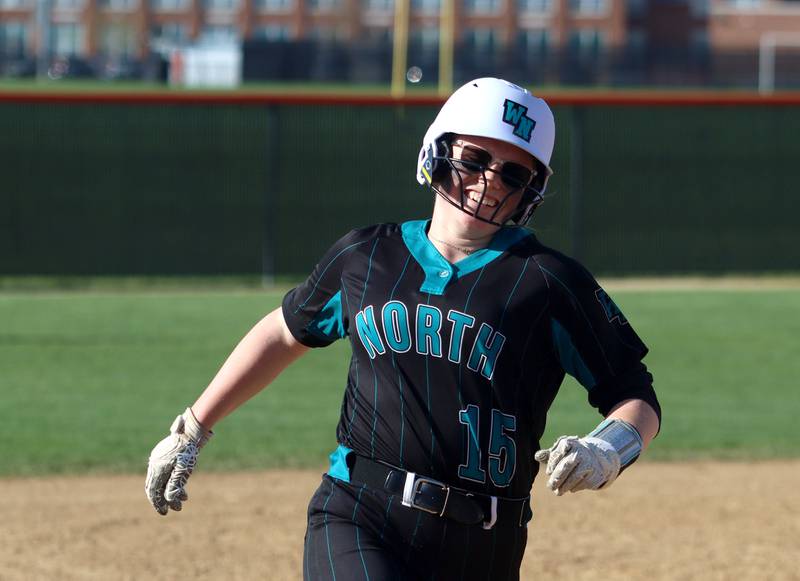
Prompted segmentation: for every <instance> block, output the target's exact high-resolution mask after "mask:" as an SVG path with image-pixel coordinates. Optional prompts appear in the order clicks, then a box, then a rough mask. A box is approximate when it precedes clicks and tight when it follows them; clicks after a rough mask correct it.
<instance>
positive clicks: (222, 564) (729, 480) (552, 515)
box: [0, 461, 800, 581]
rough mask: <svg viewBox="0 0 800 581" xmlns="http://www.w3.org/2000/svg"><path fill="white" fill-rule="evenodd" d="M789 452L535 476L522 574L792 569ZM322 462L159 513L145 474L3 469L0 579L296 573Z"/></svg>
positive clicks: (217, 477)
mask: <svg viewBox="0 0 800 581" xmlns="http://www.w3.org/2000/svg"><path fill="white" fill-rule="evenodd" d="M798 474H800V461H781V462H764V463H750V464H747V463H719V462H696V463H665V464H660V463H647V462H643V463H641V464H640V465H637V466H635V467H633V468H632V469H631V470H630V471H629V472H628V473H626V474H625V475H624V476H623V477H622V478H621V479H620V480H619V481H618V482H617V483H615V485H614V486H613V487H611V488H610V489H609V490H607V491H604V492H599V493H587V492H583V493H579V494H575V495H568V496H566V497H563V498H557V497H555V496H553V495H552V494H551V493H549V492H546V491H545V490H544V488H543V485H542V482H541V481H539V482H537V483H536V485H535V486H534V498H535V501H534V512H535V517H534V520H533V521H532V522H531V525H530V529H529V537H530V538H529V542H528V549H527V552H526V556H525V561H524V564H523V569H522V578H523V579H537V580H550V579H559V578H560V579H570V580H573V579H574V580H581V579H586V580H588V579H592V580H595V579H625V580H638V579H647V580H648V581H655V580H658V579H681V580H686V579H702V580H707V579H710V580H715V579H720V580H721V579H746V580H762V579H763V580H766V579H769V580H785V579H800V565H798V563H800V495H799V494H798V492H797V488H796V484H795V483H796V481H797V479H798V478H797V477H798ZM318 482H319V472H318V471H315V472H289V471H270V472H261V473H244V474H209V473H205V474H204V473H202V471H200V472H199V473H198V474H196V475H195V476H194V477H193V479H192V482H191V483H190V493H191V494H192V500H191V501H190V502H189V503H188V505H187V508H186V509H185V510H184V511H183V512H182V513H180V514H171V515H170V516H169V517H167V518H162V517H159V516H158V515H156V514H155V512H154V511H153V510H152V509H151V508H150V507H149V505H148V504H147V501H146V500H145V498H144V492H143V484H144V475H143V474H142V475H141V476H104V477H86V478H79V477H59V478H41V479H6V480H0V490H2V495H0V579H3V580H17V579H20V580H23V579H24V580H26V581H28V580H36V579H103V580H109V579H114V580H118V579H137V580H139V579H171V580H172V579H224V580H226V581H228V580H233V579H276V580H291V579H299V578H300V577H301V574H300V571H301V557H302V540H303V532H304V528H305V522H304V521H305V508H306V503H307V501H308V498H309V497H310V496H311V493H312V492H313V490H314V489H315V488H316V486H317V484H318Z"/></svg>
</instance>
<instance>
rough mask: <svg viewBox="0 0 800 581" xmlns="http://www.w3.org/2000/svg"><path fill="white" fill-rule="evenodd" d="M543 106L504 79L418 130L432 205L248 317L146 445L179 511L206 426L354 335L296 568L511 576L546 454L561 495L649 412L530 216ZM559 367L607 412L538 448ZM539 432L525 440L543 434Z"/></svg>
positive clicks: (160, 505)
mask: <svg viewBox="0 0 800 581" xmlns="http://www.w3.org/2000/svg"><path fill="white" fill-rule="evenodd" d="M554 136H555V124H554V121H553V115H552V113H551V111H550V109H549V107H548V106H547V104H546V103H545V102H544V101H543V100H541V99H538V98H536V97H534V96H533V95H531V94H530V93H529V92H528V91H526V90H524V89H522V88H520V87H518V86H516V85H513V84H511V83H508V82H506V81H503V80H499V79H490V78H486V79H477V80H475V81H472V82H470V83H467V84H466V85H464V86H463V87H461V88H460V89H459V90H458V91H456V92H455V93H454V94H453V95H452V96H451V97H450V99H448V101H447V102H446V103H445V104H444V106H443V107H442V109H441V111H440V112H439V114H438V116H437V118H436V119H435V121H434V122H433V124H432V125H431V126H430V128H429V130H428V131H427V133H426V135H425V137H424V140H423V146H422V149H421V151H420V155H419V161H418V167H417V179H418V181H419V182H420V183H421V184H424V185H427V186H429V187H430V188H431V189H433V191H434V192H435V193H436V196H435V203H434V210H433V215H432V216H431V218H430V219H428V220H418V221H411V222H406V223H403V224H380V225H376V226H371V227H368V228H362V229H358V230H353V231H352V232H350V233H348V234H347V235H345V236H344V237H342V238H341V239H340V240H339V241H338V242H336V243H335V244H334V245H333V246H332V247H331V248H330V250H329V251H328V252H327V253H326V254H325V256H324V257H323V258H322V260H321V261H320V262H319V264H318V265H317V266H316V267H315V269H314V270H313V272H312V273H311V275H310V276H309V277H308V279H307V280H306V281H305V282H304V283H303V284H301V285H300V286H298V287H297V288H295V289H293V290H292V291H290V292H289V293H288V294H287V295H286V297H285V298H284V300H283V305H282V307H281V308H280V309H277V310H275V311H274V312H272V313H270V314H269V315H267V317H265V318H264V319H263V320H262V321H261V322H259V323H258V324H257V325H256V326H255V327H254V328H253V329H252V330H251V331H250V333H249V334H248V335H247V336H246V337H245V338H244V339H243V340H242V342H241V343H240V344H239V346H238V347H237V348H236V349H235V350H234V352H233V353H232V354H231V356H230V358H229V359H228V360H227V361H226V363H225V364H224V366H223V367H222V369H221V370H220V372H219V373H218V375H217V376H216V377H215V378H214V379H213V381H212V382H211V384H210V385H209V387H208V388H207V389H206V391H205V392H204V393H203V394H202V395H201V397H200V398H199V399H198V400H197V402H196V403H195V404H194V405H193V406H192V407H191V408H188V409H187V410H186V411H185V412H184V413H183V414H182V415H181V416H178V418H176V420H175V422H174V423H173V425H172V428H171V430H170V435H169V436H168V437H167V438H165V439H164V440H162V441H161V442H160V443H159V444H158V445H157V446H156V448H155V449H154V450H153V452H152V454H151V456H150V466H149V469H148V475H147V483H146V491H147V495H148V497H149V499H150V501H151V502H152V503H153V505H154V506H155V508H156V510H157V511H158V512H159V513H160V514H167V512H168V511H169V509H170V508H171V509H173V510H180V509H181V503H182V501H183V500H185V499H186V492H185V486H186V481H187V479H188V477H189V475H190V474H191V472H192V469H193V468H194V465H195V461H196V458H197V454H198V452H199V449H200V448H201V447H202V446H203V445H204V444H205V443H206V442H207V440H208V438H209V437H210V436H211V431H210V428H211V427H212V426H213V425H214V424H215V423H216V422H217V421H218V420H219V419H221V418H222V417H224V416H225V415H227V414H228V413H230V412H231V411H233V410H234V409H235V408H236V407H238V406H239V405H240V404H242V403H243V402H244V401H245V400H247V399H248V398H249V397H251V396H252V395H254V394H255V393H257V392H258V391H259V390H261V389H262V388H263V387H264V386H265V385H267V384H268V383H270V382H271V381H272V380H273V379H274V378H275V377H276V376H277V375H278V373H280V371H282V370H283V369H284V368H285V367H286V366H287V365H289V364H290V363H291V362H292V361H294V360H295V359H297V358H298V357H299V356H300V355H302V354H303V353H305V352H306V351H307V350H308V349H309V348H313V347H324V346H326V345H329V344H331V343H332V342H334V341H336V340H338V339H343V338H348V339H349V341H350V343H351V346H352V351H353V354H352V359H351V363H350V370H349V374H348V377H347V386H346V389H345V394H344V401H343V403H342V410H341V418H340V421H339V425H338V428H337V434H336V435H337V441H338V447H337V448H336V449H335V451H334V452H333V453H332V454H331V463H330V469H329V471H328V473H327V474H325V475H323V478H322V483H321V485H320V487H319V489H318V490H317V492H316V493H315V494H314V496H313V498H312V499H311V502H310V504H309V508H308V528H307V532H306V538H305V552H304V560H303V567H304V577H305V578H306V579H315V580H316V579H340V580H341V579H378V580H384V579H440V580H443V579H489V580H499V579H517V578H518V576H519V567H520V563H521V560H522V556H523V553H524V550H525V544H526V540H527V524H528V521H529V520H530V518H531V516H532V512H531V508H530V490H531V485H532V483H533V479H534V477H535V476H536V473H537V472H538V469H539V463H541V464H543V465H544V466H545V470H546V474H547V476H548V482H547V484H548V487H549V488H550V489H552V490H553V491H554V492H556V493H557V494H559V495H561V494H564V493H565V492H568V491H570V492H575V491H579V490H584V489H598V488H601V487H604V486H608V485H610V484H611V483H612V482H613V481H614V479H615V478H616V477H617V476H618V474H619V473H620V472H621V471H622V470H623V469H624V468H625V467H627V466H628V465H630V464H631V463H632V462H633V461H634V460H635V459H636V458H637V457H638V456H639V454H640V452H641V451H642V449H643V448H644V447H645V446H646V445H647V443H648V442H649V441H650V440H651V439H652V438H653V437H654V435H655V434H656V432H657V431H658V428H659V423H660V408H659V404H658V401H657V399H656V396H655V393H654V391H653V388H652V377H651V375H650V373H648V371H647V369H646V367H645V366H644V364H643V363H642V358H643V357H644V356H645V354H646V353H647V348H646V347H645V345H644V344H643V343H642V341H641V340H640V339H639V337H638V336H637V335H636V333H635V332H634V331H633V329H632V328H631V326H630V324H629V323H628V321H627V319H626V318H625V316H624V315H623V314H622V312H621V311H620V310H619V308H617V306H616V305H615V304H614V302H613V301H612V300H611V298H610V297H609V296H608V294H606V292H605V291H604V290H603V289H602V288H601V287H600V286H599V285H598V284H597V282H596V281H595V280H594V279H593V278H592V276H591V275H590V274H589V272H587V271H586V270H585V269H584V268H583V267H582V266H581V265H580V264H578V263H577V262H575V261H574V260H572V259H570V258H568V257H566V256H564V255H563V254H560V253H559V252H556V251H555V250H552V249H550V248H548V247H546V246H544V245H542V244H541V243H540V242H539V241H538V240H537V239H536V237H535V236H534V235H533V234H532V233H531V232H530V231H529V230H526V229H524V228H523V227H522V226H524V225H525V224H526V223H527V222H528V220H530V218H531V216H532V215H533V212H534V210H535V209H536V207H537V206H538V205H539V204H540V203H541V202H542V195H543V193H544V191H545V187H546V185H547V181H548V178H549V177H550V175H551V174H552V171H551V169H550V167H549V163H550V156H551V154H552V150H553V143H554ZM565 373H569V374H571V375H573V376H574V377H575V378H576V379H577V380H578V381H579V382H580V383H581V384H582V385H583V386H584V387H585V388H586V391H587V395H588V400H589V403H590V404H591V405H593V406H594V407H596V408H597V409H598V410H599V412H600V413H601V414H602V415H603V416H604V418H605V419H604V420H603V421H602V422H601V423H600V424H599V425H598V426H597V427H596V428H595V429H594V430H592V431H590V433H589V434H588V435H587V436H584V437H578V436H569V437H561V438H559V439H558V440H557V441H556V443H555V444H554V445H553V446H552V447H550V448H546V449H543V450H539V439H540V438H541V436H542V433H543V431H544V425H545V419H546V416H547V410H548V408H549V407H550V405H551V403H552V402H553V400H554V398H555V397H556V393H557V391H558V388H559V386H560V384H561V382H562V380H563V378H564V375H565ZM537 450H538V451H537Z"/></svg>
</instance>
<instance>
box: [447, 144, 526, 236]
mask: <svg viewBox="0 0 800 581" xmlns="http://www.w3.org/2000/svg"><path fill="white" fill-rule="evenodd" d="M450 155H451V162H450V163H451V168H450V169H451V171H450V176H449V178H447V179H445V180H444V181H443V182H442V183H441V190H442V191H441V192H440V193H442V194H443V195H446V196H447V198H448V200H449V201H450V202H451V203H452V204H453V205H455V206H456V207H457V208H459V210H458V211H459V213H461V214H466V215H467V216H468V217H469V218H470V219H471V220H472V221H473V222H479V223H480V222H481V221H482V220H483V221H489V222H494V223H496V224H504V223H505V222H507V221H508V219H509V218H510V217H511V216H512V215H513V214H514V212H515V211H516V210H517V206H518V205H519V202H520V200H521V199H522V193H523V190H524V188H525V186H527V185H528V184H529V183H530V181H531V179H532V177H533V175H534V173H533V172H534V170H535V162H534V160H533V157H532V156H531V155H530V154H529V153H527V152H525V151H523V150H522V149H520V148H518V147H516V146H514V145H511V144H510V143H506V142H504V141H499V140H497V139H492V138H489V137H479V136H474V135H457V136H455V138H454V139H453V142H452V152H451V154H450ZM438 204H439V201H438V200H437V205H438ZM461 208H463V211H461ZM470 214H471V215H472V216H469V215H470ZM475 216H477V217H478V218H481V219H482V220H476V219H475ZM462 220H463V219H462ZM483 223H484V224H486V223H485V222H483ZM486 226H491V224H486Z"/></svg>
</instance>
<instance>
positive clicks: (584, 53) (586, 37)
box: [569, 28, 605, 59]
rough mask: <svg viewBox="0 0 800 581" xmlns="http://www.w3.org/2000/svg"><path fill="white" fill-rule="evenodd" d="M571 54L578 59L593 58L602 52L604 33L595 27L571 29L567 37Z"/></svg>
mask: <svg viewBox="0 0 800 581" xmlns="http://www.w3.org/2000/svg"><path fill="white" fill-rule="evenodd" d="M569 46H570V50H571V51H572V54H573V55H575V56H577V57H578V58H580V59H595V58H597V57H599V56H600V55H601V54H602V53H603V48H604V46H605V35H604V34H603V31H602V30H597V29H596V28H581V29H578V30H573V31H572V32H571V33H570V37H569Z"/></svg>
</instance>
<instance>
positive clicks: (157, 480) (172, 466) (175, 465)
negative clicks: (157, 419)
mask: <svg viewBox="0 0 800 581" xmlns="http://www.w3.org/2000/svg"><path fill="white" fill-rule="evenodd" d="M212 435H213V432H211V431H210V430H207V429H205V428H204V427H203V426H202V425H201V424H200V422H198V421H197V418H195V417H194V414H193V413H192V409H191V408H186V411H185V412H183V414H182V415H180V416H178V417H177V418H175V421H174V422H172V426H171V427H170V429H169V436H167V437H166V438H164V439H163V440H161V441H160V442H159V443H158V444H156V447H155V448H153V451H152V452H150V459H149V461H148V464H147V480H146V481H145V484H144V491H145V493H146V494H147V498H148V499H149V500H150V502H151V503H152V505H153V507H154V508H155V509H156V511H157V512H158V514H160V515H166V514H167V512H169V509H172V510H180V509H181V508H182V503H183V501H185V500H188V498H189V495H188V494H186V481H187V480H189V476H191V475H192V470H194V467H195V464H197V454H198V453H199V452H200V448H202V447H203V446H204V445H205V443H206V442H208V440H209V438H211V436H212Z"/></svg>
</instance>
